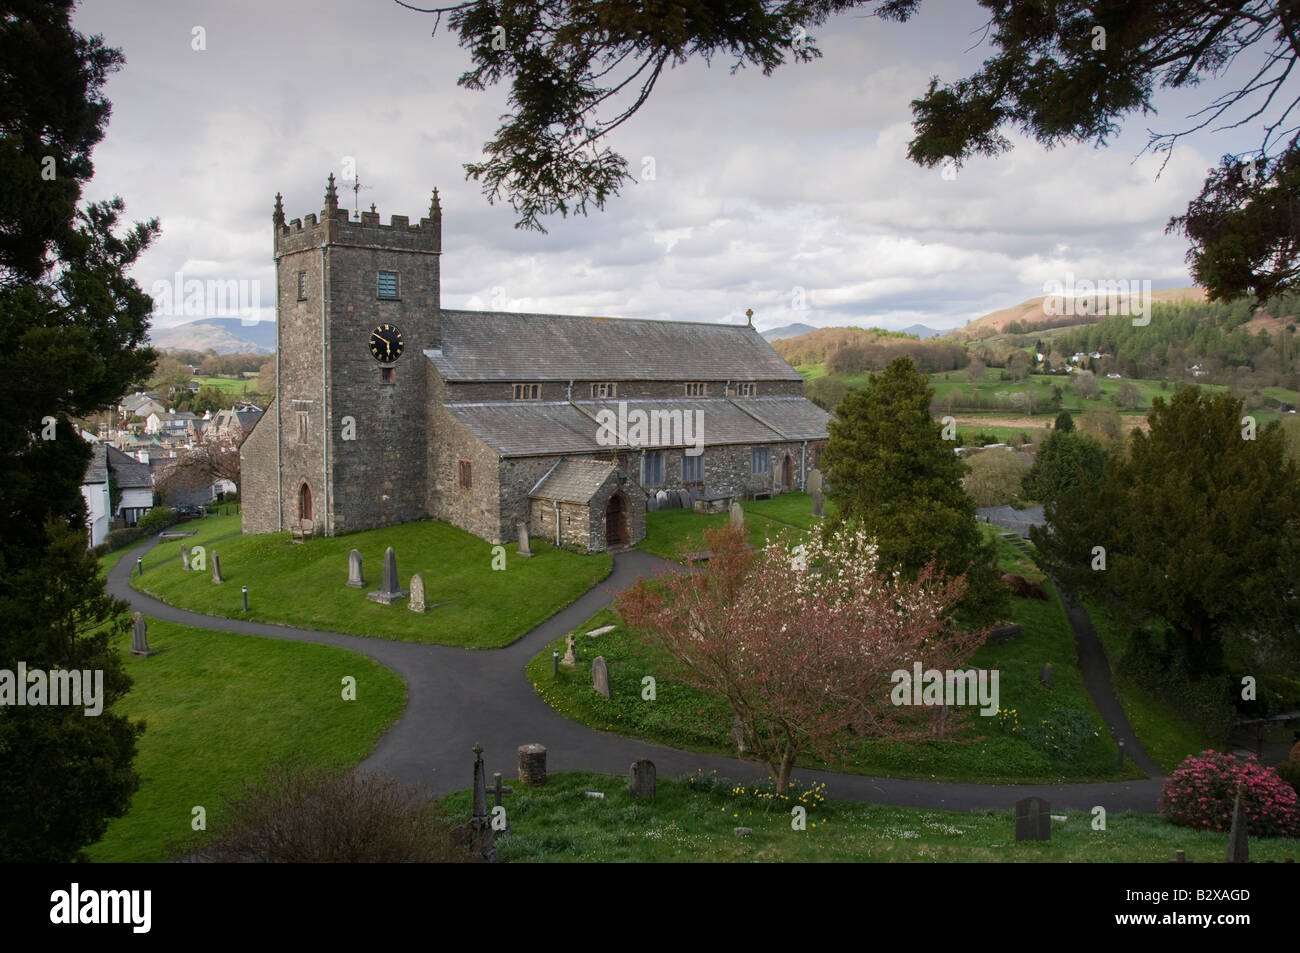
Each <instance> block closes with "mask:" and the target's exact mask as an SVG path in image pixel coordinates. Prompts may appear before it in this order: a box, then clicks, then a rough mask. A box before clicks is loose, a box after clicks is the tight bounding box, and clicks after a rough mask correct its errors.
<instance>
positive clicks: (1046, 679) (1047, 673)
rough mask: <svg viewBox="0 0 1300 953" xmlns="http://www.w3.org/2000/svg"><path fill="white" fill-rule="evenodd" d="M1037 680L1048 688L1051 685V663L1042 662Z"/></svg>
mask: <svg viewBox="0 0 1300 953" xmlns="http://www.w3.org/2000/svg"><path fill="white" fill-rule="evenodd" d="M1038 680H1039V681H1040V682H1042V683H1043V684H1044V685H1046V686H1047V687H1048V688H1051V687H1052V663H1051V662H1044V663H1043V670H1042V671H1041V672H1039V673H1038Z"/></svg>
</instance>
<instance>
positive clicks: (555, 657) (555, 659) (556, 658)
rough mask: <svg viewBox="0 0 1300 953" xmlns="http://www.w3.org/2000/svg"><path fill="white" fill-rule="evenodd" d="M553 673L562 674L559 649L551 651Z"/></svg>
mask: <svg viewBox="0 0 1300 953" xmlns="http://www.w3.org/2000/svg"><path fill="white" fill-rule="evenodd" d="M551 674H552V675H559V674H560V652H559V650H558V649H556V650H554V651H552V652H551Z"/></svg>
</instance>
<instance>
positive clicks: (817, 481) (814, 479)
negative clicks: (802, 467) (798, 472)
mask: <svg viewBox="0 0 1300 953" xmlns="http://www.w3.org/2000/svg"><path fill="white" fill-rule="evenodd" d="M808 492H809V493H811V494H812V515H813V516H815V517H818V518H821V517H823V516H825V515H826V513H825V510H824V507H825V505H826V504H825V502H824V500H823V499H822V471H820V470H813V471H812V472H811V473H809V474H808Z"/></svg>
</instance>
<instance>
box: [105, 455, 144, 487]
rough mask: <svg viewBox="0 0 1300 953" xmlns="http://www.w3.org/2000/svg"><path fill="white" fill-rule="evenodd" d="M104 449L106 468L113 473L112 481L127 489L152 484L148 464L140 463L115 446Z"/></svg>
mask: <svg viewBox="0 0 1300 953" xmlns="http://www.w3.org/2000/svg"><path fill="white" fill-rule="evenodd" d="M106 449H107V451H108V468H109V470H110V471H111V472H112V474H113V482H114V483H116V484H117V485H118V486H119V487H121V488H122V489H124V490H129V489H139V488H141V487H152V486H153V475H152V474H151V473H150V471H149V464H147V463H141V462H140V461H139V460H137V459H136V458H135V457H131V456H128V455H127V454H125V453H123V452H122V451H121V450H119V449H117V448H116V447H107V448H106Z"/></svg>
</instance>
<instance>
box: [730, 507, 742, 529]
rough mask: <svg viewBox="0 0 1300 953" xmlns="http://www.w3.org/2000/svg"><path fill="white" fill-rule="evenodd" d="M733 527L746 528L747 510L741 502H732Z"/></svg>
mask: <svg viewBox="0 0 1300 953" xmlns="http://www.w3.org/2000/svg"><path fill="white" fill-rule="evenodd" d="M731 528H732V529H739V530H743V529H744V528H745V510H744V508H743V507H742V506H741V505H740V504H739V503H732V504H731Z"/></svg>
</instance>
